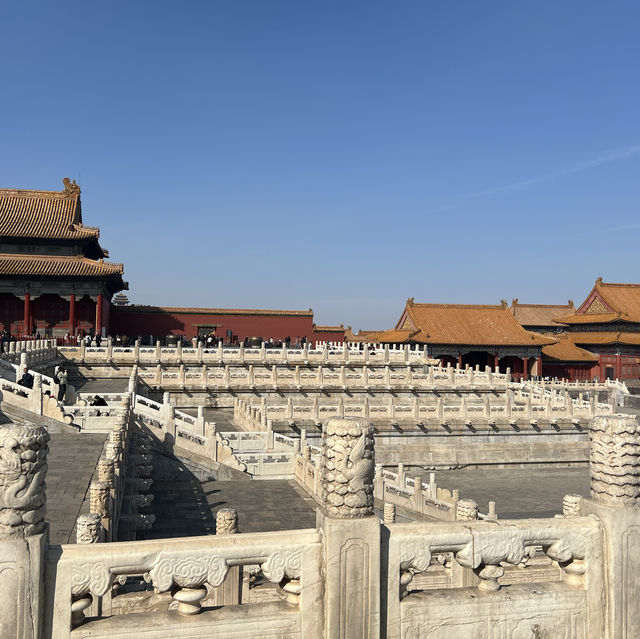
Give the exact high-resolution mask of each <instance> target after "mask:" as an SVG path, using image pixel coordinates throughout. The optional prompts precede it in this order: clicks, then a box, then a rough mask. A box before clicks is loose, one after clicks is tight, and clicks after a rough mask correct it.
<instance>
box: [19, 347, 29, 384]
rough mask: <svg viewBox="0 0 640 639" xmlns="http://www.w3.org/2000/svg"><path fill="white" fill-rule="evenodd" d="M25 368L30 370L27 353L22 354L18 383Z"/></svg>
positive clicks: (22, 352)
mask: <svg viewBox="0 0 640 639" xmlns="http://www.w3.org/2000/svg"><path fill="white" fill-rule="evenodd" d="M25 368H29V356H28V355H27V353H26V351H21V353H20V365H19V367H18V370H17V371H16V382H17V381H18V380H19V379H20V378H21V377H22V373H23V371H24V369H25Z"/></svg>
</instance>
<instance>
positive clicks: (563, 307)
mask: <svg viewBox="0 0 640 639" xmlns="http://www.w3.org/2000/svg"><path fill="white" fill-rule="evenodd" d="M510 309H511V313H512V314H513V316H514V317H515V318H516V321H517V322H518V323H519V324H521V325H522V326H538V327H548V328H549V329H557V328H559V326H558V322H556V321H554V319H555V318H558V317H560V316H563V315H569V314H572V313H574V312H575V307H574V305H573V300H569V301H568V303H567V304H520V302H518V300H517V298H516V299H514V300H513V301H512V302H511V307H510Z"/></svg>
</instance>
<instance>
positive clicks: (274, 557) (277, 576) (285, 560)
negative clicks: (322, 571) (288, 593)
mask: <svg viewBox="0 0 640 639" xmlns="http://www.w3.org/2000/svg"><path fill="white" fill-rule="evenodd" d="M300 566H301V555H300V551H299V550H293V551H286V550H283V551H279V552H274V553H272V554H271V555H269V557H268V559H267V561H265V562H264V563H263V564H262V574H263V575H264V576H265V577H266V578H267V579H268V580H269V581H271V582H274V583H280V582H281V581H282V580H283V579H284V578H285V576H286V577H290V578H298V577H300Z"/></svg>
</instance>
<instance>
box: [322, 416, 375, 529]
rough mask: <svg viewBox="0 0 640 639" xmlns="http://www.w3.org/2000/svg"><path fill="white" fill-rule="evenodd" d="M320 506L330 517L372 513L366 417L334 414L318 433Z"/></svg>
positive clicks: (370, 439)
mask: <svg viewBox="0 0 640 639" xmlns="http://www.w3.org/2000/svg"><path fill="white" fill-rule="evenodd" d="M322 444H323V460H324V473H323V477H322V489H323V507H324V509H325V510H326V511H327V513H328V514H329V515H330V516H332V517H338V518H344V519H350V518H353V517H366V516H367V515H371V514H372V513H373V471H374V466H375V463H374V453H373V427H372V425H371V422H370V421H369V420H367V419H362V418H358V417H334V418H332V419H330V420H328V421H327V423H326V424H325V427H324V431H323V435H322Z"/></svg>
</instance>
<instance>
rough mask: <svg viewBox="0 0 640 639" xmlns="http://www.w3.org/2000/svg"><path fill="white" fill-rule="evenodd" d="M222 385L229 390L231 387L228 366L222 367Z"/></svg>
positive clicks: (229, 368)
mask: <svg viewBox="0 0 640 639" xmlns="http://www.w3.org/2000/svg"><path fill="white" fill-rule="evenodd" d="M222 383H223V384H224V386H226V387H227V388H229V386H231V367H230V366H229V364H225V365H224V372H223V374H222Z"/></svg>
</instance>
